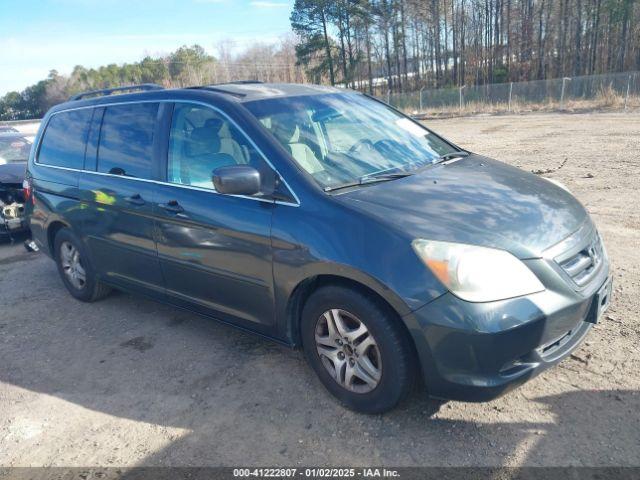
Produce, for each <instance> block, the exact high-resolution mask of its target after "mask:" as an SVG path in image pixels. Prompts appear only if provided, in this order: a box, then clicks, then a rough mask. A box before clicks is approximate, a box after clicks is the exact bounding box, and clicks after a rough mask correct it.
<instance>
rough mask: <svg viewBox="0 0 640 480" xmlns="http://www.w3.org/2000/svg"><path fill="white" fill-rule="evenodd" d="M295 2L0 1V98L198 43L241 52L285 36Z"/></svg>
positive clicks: (225, 0)
mask: <svg viewBox="0 0 640 480" xmlns="http://www.w3.org/2000/svg"><path fill="white" fill-rule="evenodd" d="M292 5H293V0H182V1H177V0H175V1H174V0H146V1H136V0H0V96H1V95H4V94H5V93H7V92H9V91H12V90H17V91H22V90H23V89H24V88H26V87H27V86H29V85H32V84H34V83H36V82H38V81H39V80H42V79H44V78H46V76H47V75H48V73H49V71H50V70H52V69H55V70H57V71H58V72H59V73H61V74H68V73H70V72H71V71H72V69H73V67H74V66H75V65H83V66H85V67H99V66H101V65H106V64H109V63H117V64H121V63H125V62H134V61H138V60H141V59H142V58H143V57H144V56H145V55H147V54H149V55H158V54H162V53H168V52H170V51H172V50H175V49H176V48H178V47H180V46H182V45H192V44H194V43H197V44H199V45H201V46H202V47H204V48H205V50H207V51H208V52H209V53H211V54H214V55H215V53H216V45H218V44H219V43H220V42H221V41H223V40H232V41H233V45H234V48H236V49H237V50H241V49H242V48H245V47H247V46H250V45H251V44H254V43H257V42H263V43H273V42H275V41H277V40H278V39H279V38H280V37H282V36H283V35H286V34H287V33H288V32H289V31H290V30H291V27H290V24H289V15H290V13H291V8H292Z"/></svg>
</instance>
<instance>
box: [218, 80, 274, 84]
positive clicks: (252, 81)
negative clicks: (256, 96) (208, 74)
mask: <svg viewBox="0 0 640 480" xmlns="http://www.w3.org/2000/svg"><path fill="white" fill-rule="evenodd" d="M252 83H264V82H262V81H260V80H234V81H233V82H226V85H250V84H252ZM214 85H216V84H214ZM217 85H225V84H224V83H218V84H217Z"/></svg>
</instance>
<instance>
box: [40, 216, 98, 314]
mask: <svg viewBox="0 0 640 480" xmlns="http://www.w3.org/2000/svg"><path fill="white" fill-rule="evenodd" d="M53 244H54V255H55V262H56V265H57V267H58V273H59V274H60V277H61V278H62V282H63V283H64V286H65V287H67V290H68V291H69V293H70V294H71V295H73V296H74V297H75V298H77V299H78V300H81V301H83V302H95V301H97V300H100V299H102V298H104V297H106V296H107V295H109V293H110V292H111V288H109V287H108V286H106V285H104V284H103V283H101V282H99V281H98V280H97V278H96V274H95V270H94V269H93V265H92V264H91V258H90V256H89V254H88V252H87V249H86V248H85V247H84V245H83V244H82V242H81V241H80V240H79V239H78V237H76V236H75V235H74V233H73V232H72V231H71V230H69V229H68V228H63V229H61V230H59V231H58V232H57V234H56V237H55V239H54V243H53ZM71 252H77V257H76V256H75V254H74V253H71ZM70 255H71V257H73V259H74V260H70ZM76 261H77V263H76ZM70 270H75V273H76V275H75V276H74V275H73V274H70V273H69V271H70ZM81 272H82V273H83V275H81V274H80V273H81Z"/></svg>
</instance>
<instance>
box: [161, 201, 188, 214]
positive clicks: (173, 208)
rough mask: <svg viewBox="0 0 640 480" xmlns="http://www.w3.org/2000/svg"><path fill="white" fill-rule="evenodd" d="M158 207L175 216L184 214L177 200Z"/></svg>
mask: <svg viewBox="0 0 640 480" xmlns="http://www.w3.org/2000/svg"><path fill="white" fill-rule="evenodd" d="M160 206H161V207H162V208H163V209H164V210H166V211H167V212H169V213H173V214H175V215H177V214H179V213H183V212H184V208H182V205H180V204H179V203H178V202H177V200H170V201H168V202H167V203H161V204H160Z"/></svg>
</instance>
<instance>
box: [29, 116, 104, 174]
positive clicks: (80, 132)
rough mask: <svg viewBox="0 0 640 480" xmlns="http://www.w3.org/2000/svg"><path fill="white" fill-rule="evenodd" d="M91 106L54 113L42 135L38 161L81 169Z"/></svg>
mask: <svg viewBox="0 0 640 480" xmlns="http://www.w3.org/2000/svg"><path fill="white" fill-rule="evenodd" d="M92 115H93V109H92V108H83V109H80V110H71V111H68V112H60V113H56V114H54V115H53V116H52V117H51V119H50V120H49V123H48V124H47V128H46V130H45V132H44V135H43V137H42V142H41V144H40V151H39V153H38V162H39V163H42V164H44V165H53V166H57V167H66V168H75V169H82V168H83V166H84V153H85V148H86V143H87V135H88V133H89V125H90V124H91V116H92Z"/></svg>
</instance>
